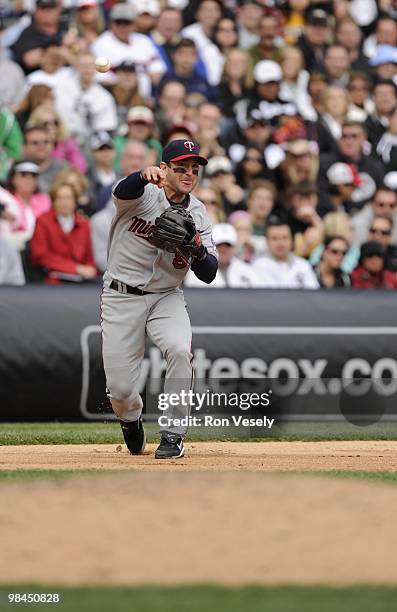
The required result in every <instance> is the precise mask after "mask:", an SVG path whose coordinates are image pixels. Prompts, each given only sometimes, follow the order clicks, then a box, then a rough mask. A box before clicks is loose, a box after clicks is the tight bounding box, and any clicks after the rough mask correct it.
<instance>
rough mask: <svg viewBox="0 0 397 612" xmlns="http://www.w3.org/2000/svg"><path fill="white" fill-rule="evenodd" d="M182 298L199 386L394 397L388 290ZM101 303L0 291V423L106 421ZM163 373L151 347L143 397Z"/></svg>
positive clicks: (393, 318) (90, 296)
mask: <svg viewBox="0 0 397 612" xmlns="http://www.w3.org/2000/svg"><path fill="white" fill-rule="evenodd" d="M185 295H186V302H187V305H188V310H189V313H190V317H191V321H192V325H193V331H194V340H193V350H194V354H195V367H196V376H197V377H198V379H203V378H206V377H208V376H210V377H211V378H221V377H223V376H229V377H231V378H233V379H241V378H243V379H247V378H256V379H263V377H269V378H272V379H278V378H280V377H282V378H283V379H284V381H287V382H288V381H289V383H290V385H291V387H290V388H291V389H292V393H295V395H297V396H299V397H300V398H302V397H303V398H304V397H305V393H308V388H309V387H310V386H311V389H309V390H313V380H315V381H317V382H316V383H315V384H316V385H317V391H318V393H319V395H321V394H324V393H325V392H326V390H329V389H331V386H332V385H335V384H336V382H335V381H336V380H337V379H340V378H341V377H343V378H347V379H349V378H353V377H355V376H357V375H359V376H360V377H362V378H363V379H365V380H367V381H368V380H371V379H374V380H377V381H379V380H380V381H381V383H380V384H381V393H382V394H384V395H385V396H387V397H393V396H394V397H395V396H396V393H397V388H395V387H396V386H397V298H396V294H395V293H394V292H392V291H390V292H386V291H358V290H349V291H337V290H335V291H284V290H282V291H281V290H280V291H271V290H227V289H220V290H217V289H211V290H210V289H207V290H206V289H196V290H192V289H190V290H186V291H185ZM99 304H100V286H99V285H86V286H77V287H75V286H60V287H54V286H51V287H47V286H42V285H37V286H33V285H31V286H28V287H23V288H6V287H3V288H0V418H1V420H3V421H10V420H23V421H27V420H31V421H40V420H48V419H49V420H58V419H59V420H80V419H92V420H98V419H101V420H103V419H104V418H106V415H107V410H108V409H107V408H106V406H105V401H104V400H105V379H104V374H103V369H102V364H101V335H100V326H99V315H100V308H99ZM163 366H164V363H163V360H162V356H161V354H160V352H159V351H158V349H157V348H156V347H153V346H150V347H148V348H147V351H146V356H145V361H144V364H143V368H142V377H141V388H142V389H144V387H145V384H146V381H147V378H148V377H152V378H154V379H156V378H158V377H159V376H161V374H162V371H163ZM385 377H386V379H385ZM382 379H383V382H382ZM322 380H326V381H327V385H326V390H324V389H325V387H324V385H323V387H324V388H323V390H322V389H321V385H322V383H321V381H322ZM310 381H312V382H310ZM305 389H306V391H305ZM302 406H303V404H302V405H301V409H302Z"/></svg>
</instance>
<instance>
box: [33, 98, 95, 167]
mask: <svg viewBox="0 0 397 612" xmlns="http://www.w3.org/2000/svg"><path fill="white" fill-rule="evenodd" d="M36 126H39V127H43V128H44V129H45V130H46V132H47V136H48V138H49V140H51V141H52V143H53V145H54V148H53V150H52V153H51V157H53V158H55V159H63V160H64V161H66V162H68V163H69V164H71V165H72V166H74V167H75V168H77V170H80V172H87V169H88V164H87V161H86V159H85V157H84V155H83V153H82V151H81V149H80V147H79V145H78V143H77V141H76V140H75V139H74V138H72V137H71V136H70V135H69V134H68V132H67V129H66V126H65V124H64V122H63V121H62V119H61V117H60V115H59V114H58V113H57V112H56V110H55V109H54V107H53V105H52V104H48V103H47V104H40V105H39V106H37V108H35V109H34V111H33V112H32V114H31V115H30V117H29V120H28V123H27V127H28V128H30V127H36Z"/></svg>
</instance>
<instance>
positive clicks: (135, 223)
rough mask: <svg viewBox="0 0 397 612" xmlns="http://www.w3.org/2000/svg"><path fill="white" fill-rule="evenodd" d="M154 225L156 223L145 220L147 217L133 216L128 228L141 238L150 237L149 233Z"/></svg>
mask: <svg viewBox="0 0 397 612" xmlns="http://www.w3.org/2000/svg"><path fill="white" fill-rule="evenodd" d="M153 227H154V223H151V222H150V221H145V219H141V217H136V216H135V217H132V219H131V225H130V227H129V228H128V231H129V232H132V233H133V234H136V235H137V236H139V237H140V238H145V239H146V240H147V239H148V235H149V234H150V232H151V230H152V228H153Z"/></svg>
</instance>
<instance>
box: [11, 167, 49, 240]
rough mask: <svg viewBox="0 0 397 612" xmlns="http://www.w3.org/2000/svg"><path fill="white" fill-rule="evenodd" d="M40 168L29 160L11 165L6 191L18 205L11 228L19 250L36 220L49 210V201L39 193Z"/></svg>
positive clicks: (30, 234) (29, 234) (43, 194)
mask: <svg viewBox="0 0 397 612" xmlns="http://www.w3.org/2000/svg"><path fill="white" fill-rule="evenodd" d="M39 175H40V168H39V166H37V164H34V163H33V162H31V161H29V160H25V161H20V162H17V163H15V164H14V165H13V167H12V168H11V170H10V174H9V176H8V182H7V190H8V192H9V193H10V194H11V195H12V196H13V197H14V199H15V202H16V203H17V205H18V211H19V214H18V220H17V222H16V223H14V224H13V226H12V239H13V242H14V244H15V245H16V246H17V248H18V249H19V250H23V249H24V248H25V245H26V243H27V242H28V241H29V240H30V239H31V237H32V235H33V232H34V228H35V225H36V220H37V219H38V218H39V217H40V216H41V215H42V214H43V213H45V212H47V211H48V210H50V208H51V200H50V198H49V196H48V195H47V194H46V193H41V192H40V191H39V186H38V182H39Z"/></svg>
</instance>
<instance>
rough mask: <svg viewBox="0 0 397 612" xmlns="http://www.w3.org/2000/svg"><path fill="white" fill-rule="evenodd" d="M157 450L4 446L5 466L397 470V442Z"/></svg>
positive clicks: (0, 457)
mask: <svg viewBox="0 0 397 612" xmlns="http://www.w3.org/2000/svg"><path fill="white" fill-rule="evenodd" d="M154 448H155V446H154V445H148V447H147V451H146V452H145V454H144V455H142V456H135V457H132V456H131V455H130V454H129V453H128V452H127V450H126V448H125V446H121V445H116V444H87V445H84V444H82V445H77V444H76V445H54V446H51V445H48V446H41V445H34V446H2V447H0V470H10V469H39V468H40V469H54V470H59V469H76V470H77V469H92V468H98V469H101V468H104V469H108V470H126V469H129V470H130V469H137V470H139V471H140V472H141V471H146V470H149V471H153V470H161V471H164V470H168V469H173V470H177V471H178V472H179V471H184V470H188V471H192V470H194V471H201V470H205V471H207V470H211V471H230V470H233V471H234V470H248V471H268V470H271V471H274V470H368V471H390V472H393V471H396V470H397V442H387V441H371V442H368V441H363V442H359V441H354V442H349V441H343V442H340V441H330V442H232V443H228V442H195V443H187V445H186V450H187V452H186V457H184V458H182V459H178V460H175V461H171V462H168V461H167V462H165V463H164V462H162V461H156V460H155V459H154V457H153V453H154Z"/></svg>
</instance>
